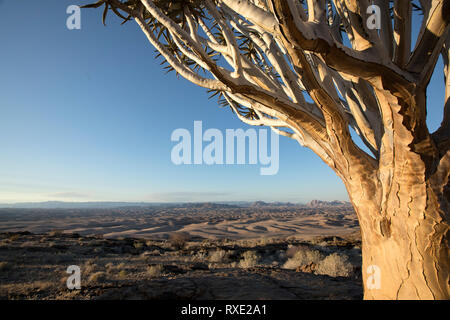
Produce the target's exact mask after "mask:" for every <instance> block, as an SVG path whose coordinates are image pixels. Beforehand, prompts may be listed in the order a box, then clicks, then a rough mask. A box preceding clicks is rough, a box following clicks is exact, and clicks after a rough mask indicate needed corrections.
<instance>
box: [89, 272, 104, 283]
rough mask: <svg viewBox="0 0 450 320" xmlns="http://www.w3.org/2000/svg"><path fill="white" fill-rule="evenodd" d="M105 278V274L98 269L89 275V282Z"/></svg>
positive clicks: (100, 280)
mask: <svg viewBox="0 0 450 320" xmlns="http://www.w3.org/2000/svg"><path fill="white" fill-rule="evenodd" d="M105 279H106V275H105V273H104V272H102V271H99V272H96V273H93V274H91V275H90V277H89V282H102V281H104V280H105Z"/></svg>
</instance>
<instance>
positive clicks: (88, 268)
mask: <svg viewBox="0 0 450 320" xmlns="http://www.w3.org/2000/svg"><path fill="white" fill-rule="evenodd" d="M96 268H97V265H96V264H95V263H94V262H93V261H91V260H88V261H86V262H85V263H84V265H83V266H82V267H81V272H82V273H84V274H85V275H87V274H90V273H93V272H94V271H95V269H96Z"/></svg>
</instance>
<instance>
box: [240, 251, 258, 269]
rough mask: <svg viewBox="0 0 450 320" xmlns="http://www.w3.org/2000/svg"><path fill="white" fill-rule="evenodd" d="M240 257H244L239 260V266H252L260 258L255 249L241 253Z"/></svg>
mask: <svg viewBox="0 0 450 320" xmlns="http://www.w3.org/2000/svg"><path fill="white" fill-rule="evenodd" d="M242 257H243V258H244V259H243V260H241V261H240V262H239V266H240V267H241V268H251V267H254V266H255V265H256V264H257V263H258V261H259V259H260V258H261V257H260V256H259V255H258V254H257V253H256V252H255V251H246V252H244V253H243V254H242Z"/></svg>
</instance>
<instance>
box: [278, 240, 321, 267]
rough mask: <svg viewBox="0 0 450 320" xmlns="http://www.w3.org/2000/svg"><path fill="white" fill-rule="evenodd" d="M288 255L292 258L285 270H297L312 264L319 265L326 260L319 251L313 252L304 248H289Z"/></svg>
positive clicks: (285, 265)
mask: <svg viewBox="0 0 450 320" xmlns="http://www.w3.org/2000/svg"><path fill="white" fill-rule="evenodd" d="M292 254H293V256H292ZM286 255H287V256H291V258H289V259H288V260H287V261H286V263H285V264H284V265H283V268H285V269H296V268H298V267H300V266H303V265H307V264H311V263H314V264H316V265H317V264H318V263H319V262H320V261H321V260H322V259H323V258H324V256H323V254H322V253H320V252H319V251H318V250H311V249H309V248H307V247H303V246H302V247H292V248H289V249H288V251H287V252H286Z"/></svg>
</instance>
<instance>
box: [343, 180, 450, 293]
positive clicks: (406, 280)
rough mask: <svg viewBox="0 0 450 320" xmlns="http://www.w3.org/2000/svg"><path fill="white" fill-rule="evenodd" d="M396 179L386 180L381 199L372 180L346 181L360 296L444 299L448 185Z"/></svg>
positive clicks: (447, 238)
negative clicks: (358, 239)
mask: <svg viewBox="0 0 450 320" xmlns="http://www.w3.org/2000/svg"><path fill="white" fill-rule="evenodd" d="M441 173H442V172H441ZM443 175H444V176H447V178H448V172H447V173H443ZM402 180H404V177H402V176H400V177H398V178H394V179H392V180H391V184H390V186H389V188H387V189H389V192H388V193H387V195H386V193H385V194H383V191H382V190H383V189H384V190H385V189H386V187H385V188H383V187H381V188H380V187H379V186H380V182H379V181H378V180H377V179H374V181H373V183H369V184H366V185H365V187H364V185H363V187H361V184H360V183H357V181H358V179H355V180H352V183H348V182H346V185H347V189H348V191H349V195H350V199H351V200H352V203H353V205H354V207H355V210H356V212H357V215H358V218H359V221H360V227H361V235H362V256H363V265H362V276H363V281H364V298H365V299H450V290H449V288H450V286H449V264H450V259H449V249H448V240H449V224H448V222H449V219H448V212H449V211H448V208H449V206H448V205H449V202H448V181H446V179H444V182H442V179H439V176H436V175H434V176H433V177H432V178H430V179H429V180H428V181H426V182H425V183H422V184H420V185H418V184H415V185H414V184H413V185H409V186H408V185H407V184H405V182H404V181H402ZM360 181H361V180H360ZM439 181H441V182H439ZM436 182H439V183H438V184H436ZM367 185H369V186H372V187H371V188H367ZM377 186H378V187H377ZM402 187H404V189H402ZM421 190H423V192H422V193H421ZM446 190H447V195H446V194H445V191H446ZM415 195H417V196H415Z"/></svg>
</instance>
